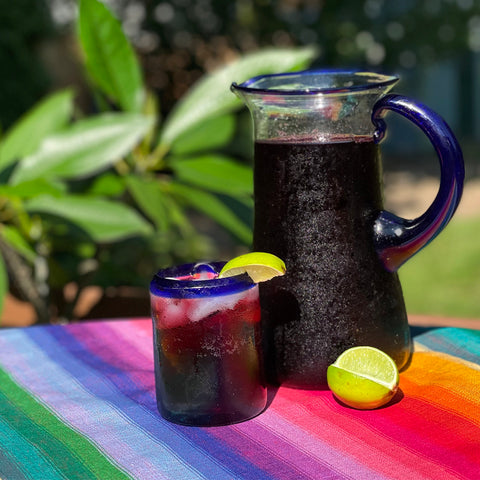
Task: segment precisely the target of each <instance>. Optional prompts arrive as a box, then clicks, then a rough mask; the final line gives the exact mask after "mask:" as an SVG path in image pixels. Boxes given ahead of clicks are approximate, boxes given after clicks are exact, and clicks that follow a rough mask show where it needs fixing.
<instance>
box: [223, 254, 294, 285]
mask: <svg viewBox="0 0 480 480" xmlns="http://www.w3.org/2000/svg"><path fill="white" fill-rule="evenodd" d="M285 272H286V268H285V263H284V262H283V260H281V259H280V258H278V257H277V256H275V255H272V254H271V253H265V252H251V253H246V254H245V255H240V256H239V257H235V258H232V260H230V261H229V262H227V263H226V264H225V266H224V267H223V268H222V270H221V271H220V274H219V275H218V276H219V277H220V278H222V277H233V276H234V275H240V274H242V273H248V275H249V277H250V278H251V279H252V280H253V281H254V282H255V283H259V282H266V281H267V280H271V279H272V278H273V277H278V276H280V275H284V274H285Z"/></svg>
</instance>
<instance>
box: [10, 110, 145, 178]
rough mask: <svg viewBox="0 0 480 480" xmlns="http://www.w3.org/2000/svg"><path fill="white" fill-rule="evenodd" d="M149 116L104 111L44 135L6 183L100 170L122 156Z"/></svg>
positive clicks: (140, 134) (76, 174) (129, 148)
mask: <svg viewBox="0 0 480 480" xmlns="http://www.w3.org/2000/svg"><path fill="white" fill-rule="evenodd" d="M151 122H152V119H151V118H150V117H146V116H144V115H140V114H134V113H104V114H101V115H97V116H96V117H92V118H88V119H85V120H81V121H78V122H76V123H75V124H74V125H72V126H71V127H70V128H69V129H67V130H64V131H63V132H60V133H58V134H56V135H53V136H51V137H48V138H47V139H45V140H44V142H43V143H42V145H41V147H40V149H39V150H38V151H37V152H35V153H34V154H32V155H30V156H28V157H25V158H24V159H23V160H22V161H21V162H20V163H19V164H18V166H17V168H16V169H15V171H14V172H13V174H12V177H11V178H10V183H11V184H13V185H16V184H18V183H20V182H25V181H27V180H33V179H37V178H42V177H54V178H77V177H85V176H89V175H92V174H94V173H97V172H99V171H101V170H104V169H105V168H107V167H108V166H110V165H112V164H113V163H114V162H115V161H117V160H118V159H119V158H121V157H122V156H124V155H126V154H127V153H128V152H129V151H130V150H131V149H132V148H133V147H134V146H135V145H136V144H137V143H138V142H139V141H140V139H141V138H142V136H143V135H144V134H145V133H146V132H147V131H148V128H149V127H150V125H151Z"/></svg>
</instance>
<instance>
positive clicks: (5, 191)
mask: <svg viewBox="0 0 480 480" xmlns="http://www.w3.org/2000/svg"><path fill="white" fill-rule="evenodd" d="M66 190H67V187H66V186H65V184H63V183H62V182H60V181H56V180H54V179H46V178H36V179H34V180H27V181H25V182H21V183H19V184H18V185H8V184H7V185H0V194H1V195H5V196H7V197H18V198H22V199H25V198H32V197H36V196H37V195H53V196H60V195H63V194H64V193H65V192H66Z"/></svg>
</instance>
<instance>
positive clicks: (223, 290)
mask: <svg viewBox="0 0 480 480" xmlns="http://www.w3.org/2000/svg"><path fill="white" fill-rule="evenodd" d="M225 263H226V262H208V264H198V263H186V264H184V265H177V266H175V267H169V268H165V269H162V270H159V271H158V272H157V273H156V274H155V275H154V276H153V278H152V281H151V282H150V293H151V294H153V295H157V296H159V297H170V298H199V297H215V296H220V295H231V294H233V293H240V292H244V291H245V290H248V289H250V288H253V287H254V286H255V285H256V283H254V281H253V280H252V279H251V278H250V277H249V276H248V275H247V274H246V273H242V274H241V275H235V276H232V277H225V278H214V279H211V280H177V279H176V277H182V276H186V275H190V274H192V272H193V271H194V269H195V268H196V267H198V266H199V265H210V266H211V267H212V268H213V271H215V272H216V273H218V272H220V270H221V269H222V267H223V266H224V265H225Z"/></svg>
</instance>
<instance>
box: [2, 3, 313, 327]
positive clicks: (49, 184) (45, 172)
mask: <svg viewBox="0 0 480 480" xmlns="http://www.w3.org/2000/svg"><path fill="white" fill-rule="evenodd" d="M78 40H79V44H80V45H81V48H82V51H83V54H84V66H85V73H86V76H87V78H88V82H89V85H90V86H91V91H92V94H93V96H94V99H95V108H96V112H95V114H93V115H89V116H85V115H84V114H82V112H80V111H79V110H78V108H76V105H75V101H74V97H75V94H74V92H73V91H72V90H70V89H66V90H62V91H58V92H55V93H53V94H51V95H50V96H48V97H47V98H45V99H44V100H42V101H41V102H40V103H39V104H37V105H36V106H35V107H34V108H33V109H32V110H30V111H29V112H28V113H27V114H26V115H25V116H24V117H22V118H21V119H20V120H19V121H18V122H16V123H15V124H14V125H13V126H12V127H11V128H10V129H9V130H8V131H7V132H6V133H5V134H4V135H3V137H2V138H1V143H0V221H1V225H0V251H1V254H2V255H1V257H0V299H3V298H4V296H5V294H6V292H7V291H8V289H9V287H10V288H11V289H12V290H13V291H14V292H15V293H17V294H19V295H20V296H21V297H22V298H25V299H26V300H28V301H29V302H30V303H31V304H32V305H33V306H34V308H35V311H36V313H37V317H38V320H39V321H42V322H46V321H49V319H51V318H65V319H70V318H72V316H73V312H74V308H75V304H76V302H77V300H78V297H79V294H80V292H81V291H82V289H84V288H85V287H87V286H89V285H100V286H102V287H106V286H115V285H137V286H145V285H146V283H147V282H148V280H149V278H150V276H151V274H152V273H153V270H154V269H156V268H158V267H159V266H161V265H165V264H167V263H171V262H175V261H185V260H188V259H194V258H199V257H202V256H204V255H206V254H212V253H213V252H214V249H215V245H214V240H213V239H212V238H210V239H208V238H207V237H206V236H205V234H203V235H201V234H199V232H198V228H197V227H196V226H195V225H194V223H192V220H191V215H190V211H191V210H195V211H197V212H199V213H200V214H201V215H204V216H207V217H209V218H210V219H212V220H213V221H214V222H216V224H218V225H220V226H221V227H222V228H224V229H226V230H227V231H228V232H230V233H231V234H232V235H234V236H235V237H236V239H237V240H238V241H239V242H242V243H244V244H245V245H248V244H249V242H250V236H251V233H250V232H251V228H250V224H249V212H250V210H251V202H252V199H251V194H252V173H251V168H250V165H248V163H247V162H246V161H245V159H244V158H243V159H242V158H239V157H238V149H237V150H236V149H235V142H234V139H235V136H236V135H237V134H239V126H238V121H237V116H236V114H235V112H236V111H237V110H238V109H239V108H240V102H239V101H238V100H237V99H236V98H235V96H234V95H233V94H231V93H230V91H229V88H228V87H229V85H230V83H231V82H232V81H234V80H235V81H242V80H244V79H246V78H248V77H251V76H253V75H257V74H261V73H269V72H274V71H285V70H290V69H298V68H303V67H305V66H306V65H307V64H308V63H309V62H310V61H311V60H312V58H313V57H314V54H315V52H314V51H313V50H312V49H310V48H304V49H275V50H262V51H259V52H257V53H255V54H250V55H247V56H245V57H242V58H240V59H238V60H237V61H235V62H233V63H231V64H230V65H228V66H226V67H223V68H222V69H220V70H218V71H216V72H215V73H213V74H209V75H205V76H204V77H202V78H201V80H200V81H199V82H197V83H196V84H195V85H194V86H193V87H192V88H191V89H190V90H189V91H188V93H187V94H186V95H185V96H184V97H183V98H182V99H181V101H180V102H178V103H177V104H176V105H175V106H174V108H173V109H172V110H171V112H170V113H169V114H168V115H167V116H166V118H165V119H162V118H160V114H159V108H158V101H157V97H156V95H155V94H154V93H153V92H152V91H149V90H148V88H147V87H146V85H145V82H144V79H143V73H142V70H141V68H140V66H139V62H138V60H137V57H136V55H135V52H134V50H133V48H132V46H131V44H130V42H129V41H128V40H127V38H126V37H125V35H124V33H123V32H122V29H121V26H120V24H119V22H118V21H117V20H116V19H115V18H114V16H113V15H112V14H111V12H110V11H109V10H108V9H107V8H106V7H105V6H104V5H103V4H102V3H101V2H99V1H98V0H80V2H79V18H78ZM235 153H236V154H235ZM234 154H235V155H234ZM71 282H73V283H74V284H75V285H76V286H77V287H78V288H77V294H76V296H75V297H74V298H73V299H68V300H67V299H66V298H65V295H64V286H65V285H66V284H68V283H71Z"/></svg>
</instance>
